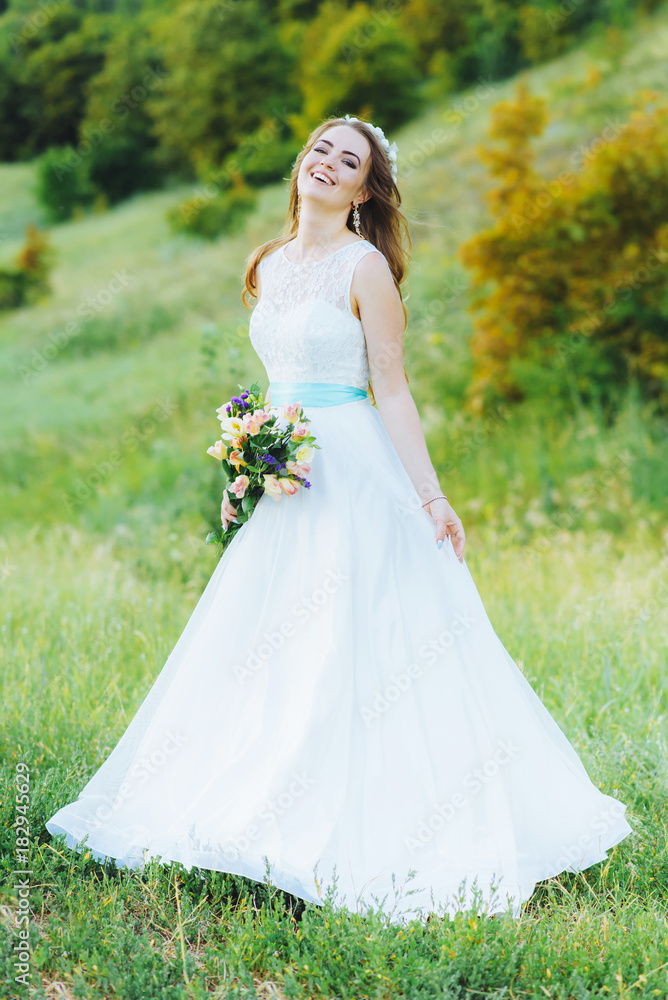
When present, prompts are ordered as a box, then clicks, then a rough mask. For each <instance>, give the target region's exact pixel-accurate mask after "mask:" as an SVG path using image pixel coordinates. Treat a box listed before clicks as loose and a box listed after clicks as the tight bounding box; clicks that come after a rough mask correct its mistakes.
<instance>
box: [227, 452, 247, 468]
mask: <svg viewBox="0 0 668 1000" xmlns="http://www.w3.org/2000/svg"><path fill="white" fill-rule="evenodd" d="M243 454H244V453H243V451H238V450H237V449H235V450H234V451H231V452H230V454H229V458H228V462H229V463H230V465H233V466H234V467H235V468H236V470H237V472H238V471H239V469H240V467H241V466H242V465H248V462H244V460H243Z"/></svg>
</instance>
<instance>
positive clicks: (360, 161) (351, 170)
mask: <svg viewBox="0 0 668 1000" xmlns="http://www.w3.org/2000/svg"><path fill="white" fill-rule="evenodd" d="M370 157H371V148H370V146H369V143H368V141H367V140H366V138H365V137H364V136H363V135H362V134H361V133H360V132H358V131H357V130H356V129H354V128H351V127H350V126H349V125H333V126H332V128H329V129H327V131H326V132H323V134H322V135H321V136H320V138H319V139H318V140H317V141H316V142H315V143H314V144H313V146H312V147H311V149H310V150H309V152H308V153H307V154H306V155H305V156H304V159H303V160H302V163H301V166H300V169H299V177H298V181H297V185H298V189H299V193H300V194H301V196H302V198H315V199H317V200H318V201H320V200H322V201H323V202H325V200H326V202H327V204H331V205H333V206H338V207H341V208H342V209H344V208H346V207H349V206H350V204H351V203H352V202H355V204H361V203H362V202H363V201H365V200H366V198H367V197H368V193H367V192H365V191H364V178H365V177H366V173H367V168H368V166H369V160H370Z"/></svg>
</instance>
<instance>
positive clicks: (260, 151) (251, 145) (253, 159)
mask: <svg viewBox="0 0 668 1000" xmlns="http://www.w3.org/2000/svg"><path fill="white" fill-rule="evenodd" d="M260 136H262V130H259V131H258V132H255V133H254V134H253V136H251V137H250V139H249V140H248V141H247V142H245V143H243V145H241V146H240V147H239V149H237V150H235V151H234V152H233V153H230V155H229V156H228V157H226V159H225V161H224V163H223V170H224V171H226V172H229V173H234V172H238V173H240V174H241V175H242V176H243V178H244V180H245V181H246V183H247V184H249V185H251V187H262V185H263V184H271V183H273V182H274V181H280V180H281V178H283V177H287V176H288V175H289V173H290V171H291V169H292V165H293V163H294V162H295V160H296V159H297V154H298V153H299V151H300V149H301V147H302V144H301V142H297V141H296V140H295V139H280V138H276V139H274V140H273V141H266V139H265V141H262V139H261V138H259V137H260Z"/></svg>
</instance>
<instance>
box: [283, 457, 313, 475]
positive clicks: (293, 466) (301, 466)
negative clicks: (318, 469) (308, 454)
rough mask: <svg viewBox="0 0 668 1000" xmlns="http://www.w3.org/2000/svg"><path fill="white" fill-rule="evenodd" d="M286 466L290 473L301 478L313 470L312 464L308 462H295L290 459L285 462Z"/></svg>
mask: <svg viewBox="0 0 668 1000" xmlns="http://www.w3.org/2000/svg"><path fill="white" fill-rule="evenodd" d="M285 467H286V469H287V470H288V472H289V473H290V475H292V476H299V477H300V478H301V479H305V478H306V476H307V475H308V474H309V472H310V471H311V466H310V465H308V464H307V463H306V462H293V461H292V460H289V461H287V462H286V463H285Z"/></svg>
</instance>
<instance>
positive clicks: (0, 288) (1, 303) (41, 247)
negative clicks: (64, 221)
mask: <svg viewBox="0 0 668 1000" xmlns="http://www.w3.org/2000/svg"><path fill="white" fill-rule="evenodd" d="M54 259H55V257H54V252H53V248H52V247H51V245H50V243H49V239H48V237H47V236H46V235H45V234H44V233H42V232H40V231H39V230H38V229H37V228H36V227H35V226H28V227H27V231H26V242H25V245H24V246H23V248H22V249H21V251H20V252H19V254H18V255H17V257H16V261H15V264H16V268H15V269H13V270H12V269H3V270H0V311H4V310H8V309H18V308H19V307H20V306H23V305H27V304H30V303H32V302H35V301H36V299H38V298H39V297H40V295H44V294H45V293H46V292H49V291H50V286H49V274H50V272H51V268H52V267H53V262H54Z"/></svg>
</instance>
